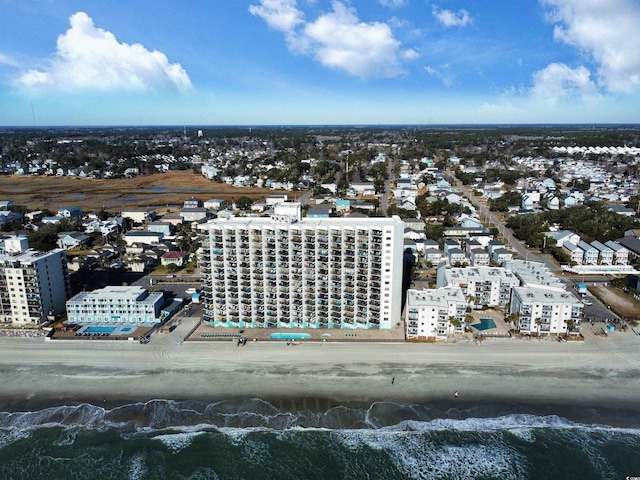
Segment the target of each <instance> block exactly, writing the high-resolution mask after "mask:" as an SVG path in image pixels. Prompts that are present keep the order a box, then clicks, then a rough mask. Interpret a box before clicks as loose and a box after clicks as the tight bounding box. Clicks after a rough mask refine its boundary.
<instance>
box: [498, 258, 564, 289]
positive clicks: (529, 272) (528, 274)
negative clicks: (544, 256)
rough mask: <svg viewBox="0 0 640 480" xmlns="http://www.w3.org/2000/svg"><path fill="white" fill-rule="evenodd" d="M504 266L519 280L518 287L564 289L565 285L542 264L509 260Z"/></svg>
mask: <svg viewBox="0 0 640 480" xmlns="http://www.w3.org/2000/svg"><path fill="white" fill-rule="evenodd" d="M504 266H505V268H506V269H507V270H510V271H512V272H513V273H514V274H515V275H516V276H517V277H518V278H519V279H520V286H522V287H534V286H535V287H546V288H553V289H557V290H564V289H566V284H565V283H564V282H563V281H562V280H560V279H559V278H558V277H557V276H556V275H555V273H553V272H552V271H551V270H549V267H548V266H547V265H545V264H544V263H542V262H532V261H529V260H511V261H510V262H507V263H505V265H504Z"/></svg>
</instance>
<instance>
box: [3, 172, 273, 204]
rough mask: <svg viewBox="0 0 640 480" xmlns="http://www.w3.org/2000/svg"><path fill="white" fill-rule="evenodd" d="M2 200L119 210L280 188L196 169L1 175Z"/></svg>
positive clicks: (253, 194) (258, 194) (253, 195)
mask: <svg viewBox="0 0 640 480" xmlns="http://www.w3.org/2000/svg"><path fill="white" fill-rule="evenodd" d="M0 192H2V193H1V194H0V197H1V198H0V200H11V201H12V202H13V204H14V205H24V206H26V207H28V208H29V209H30V210H40V209H43V208H47V209H49V210H51V211H57V210H58V208H60V207H68V206H78V207H81V208H82V209H83V211H85V212H87V211H98V210H100V209H101V208H103V207H104V208H105V210H107V211H118V210H120V209H122V208H131V207H157V208H159V209H161V208H171V206H175V205H180V206H181V205H182V203H183V202H184V200H186V199H187V198H190V197H192V196H193V197H196V198H199V199H200V200H202V201H206V200H208V199H210V198H222V199H224V200H226V201H228V202H230V201H232V200H234V199H238V198H240V197H242V196H246V197H250V198H253V199H256V200H257V199H260V198H264V197H266V196H268V195H270V194H273V193H276V191H274V190H270V189H266V188H235V187H232V186H230V185H227V184H225V183H216V182H212V181H211V180H208V179H206V178H205V177H203V176H202V175H197V174H194V173H193V172H192V171H191V170H184V171H172V172H167V173H158V174H155V175H148V176H140V177H134V178H126V179H125V178H121V179H113V180H94V179H83V178H70V177H31V176H18V175H0Z"/></svg>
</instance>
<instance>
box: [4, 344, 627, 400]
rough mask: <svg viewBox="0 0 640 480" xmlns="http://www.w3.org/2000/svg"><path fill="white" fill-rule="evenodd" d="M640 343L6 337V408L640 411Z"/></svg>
mask: <svg viewBox="0 0 640 480" xmlns="http://www.w3.org/2000/svg"><path fill="white" fill-rule="evenodd" d="M638 347H640V337H638V336H636V335H635V334H633V333H619V334H618V335H617V336H615V335H614V336H610V337H609V338H604V339H600V338H596V337H593V338H587V341H585V342H575V343H574V342H569V343H558V342H556V341H550V340H549V341H544V340H531V341H524V340H515V339H492V340H487V341H485V342H483V343H482V344H481V345H477V344H475V343H473V342H459V343H456V344H442V345H440V344H406V343H381V344H376V343H362V344H360V343H337V342H334V343H331V342H326V343H323V342H317V343H311V342H310V343H304V342H302V343H300V344H298V345H295V346H294V345H289V346H287V345H286V343H283V342H250V343H247V345H246V346H244V347H238V346H236V344H235V342H211V343H205V342H185V343H176V344H156V345H154V344H153V343H152V344H148V345H140V344H139V343H137V342H124V341H123V342H108V341H106V342H101V341H86V342H84V341H82V342H78V341H49V342H45V341H44V340H43V339H42V338H0V351H1V352H2V355H1V356H0V372H2V379H3V382H2V383H3V387H2V389H1V390H0V411H18V410H22V411H24V410H35V409H39V408H44V407H47V406H58V405H63V404H67V405H70V404H77V403H83V402H89V403H93V404H101V403H102V404H104V405H109V406H113V405H118V404H124V403H130V402H137V401H146V400H150V399H174V400H185V399H191V400H202V401H207V402H208V401H217V400H222V399H229V398H247V397H259V398H263V399H268V400H273V401H278V402H283V403H287V402H291V403H296V402H299V400H300V399H322V400H313V401H316V402H330V403H341V402H344V403H347V402H374V401H384V400H388V401H394V402H402V403H423V404H426V403H434V402H435V403H442V402H451V401H455V402H459V403H460V404H463V403H464V404H474V405H481V404H483V403H519V404H532V405H547V404H553V405H567V406H571V405H574V406H576V405H577V406H582V407H588V406H591V407H607V408H623V407H630V408H637V399H638V397H639V396H640V382H638V378H640V348H638ZM393 378H395V380H394V381H393V382H392V381H391V380H392V379H393ZM456 391H458V392H459V396H458V397H457V398H454V396H453V395H454V392H456ZM313 401H312V402H313Z"/></svg>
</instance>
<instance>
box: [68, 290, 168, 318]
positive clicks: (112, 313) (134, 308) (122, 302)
mask: <svg viewBox="0 0 640 480" xmlns="http://www.w3.org/2000/svg"><path fill="white" fill-rule="evenodd" d="M163 304H164V297H163V294H162V293H161V292H154V293H149V292H148V291H147V290H146V289H145V288H144V287H140V286H132V287H114V286H108V287H105V288H100V289H98V290H94V291H92V292H80V293H78V294H77V295H74V296H73V298H71V299H69V301H67V318H68V320H67V322H68V323H77V324H84V325H87V324H89V325H96V324H100V325H120V324H128V325H130V324H135V325H152V324H154V323H159V322H160V321H161V320H162V318H161V315H160V310H161V308H162V306H163Z"/></svg>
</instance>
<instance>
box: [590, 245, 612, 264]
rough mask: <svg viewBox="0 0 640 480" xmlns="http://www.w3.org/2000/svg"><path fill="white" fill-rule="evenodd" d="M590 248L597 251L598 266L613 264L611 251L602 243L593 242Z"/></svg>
mask: <svg viewBox="0 0 640 480" xmlns="http://www.w3.org/2000/svg"><path fill="white" fill-rule="evenodd" d="M591 246H592V247H593V248H595V249H596V250H597V251H598V263H599V264H600V265H612V264H613V250H612V249H611V248H610V247H608V246H606V245H605V244H604V243H601V242H599V241H598V240H594V241H593V242H591Z"/></svg>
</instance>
